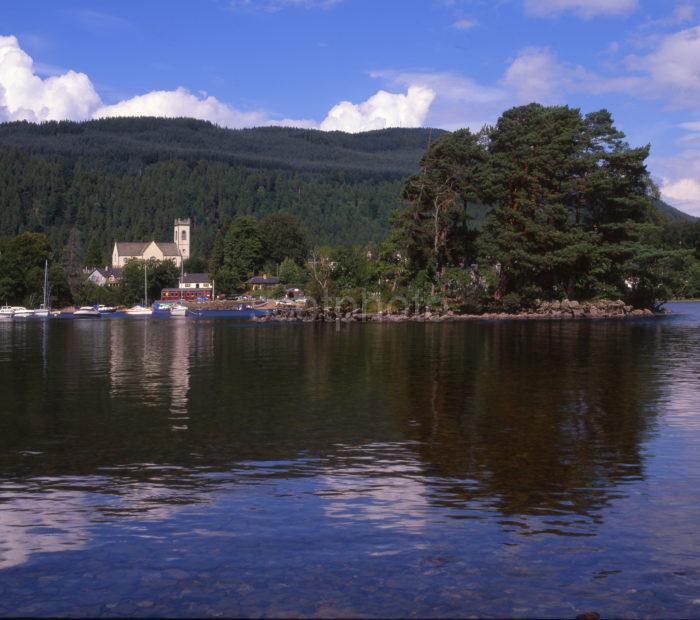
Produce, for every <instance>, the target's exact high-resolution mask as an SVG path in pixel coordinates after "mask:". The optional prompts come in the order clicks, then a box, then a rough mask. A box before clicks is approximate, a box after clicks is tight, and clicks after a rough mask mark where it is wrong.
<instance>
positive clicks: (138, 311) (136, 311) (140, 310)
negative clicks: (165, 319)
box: [124, 305, 153, 316]
mask: <svg viewBox="0 0 700 620" xmlns="http://www.w3.org/2000/svg"><path fill="white" fill-rule="evenodd" d="M124 314H127V315H129V316H151V315H152V314H153V310H152V309H151V308H146V306H142V305H136V306H133V307H132V308H127V309H126V310H124Z"/></svg>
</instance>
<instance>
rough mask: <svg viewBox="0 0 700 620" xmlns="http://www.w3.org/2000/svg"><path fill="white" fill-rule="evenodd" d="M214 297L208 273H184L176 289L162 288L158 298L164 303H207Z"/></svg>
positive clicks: (211, 280) (211, 281)
mask: <svg viewBox="0 0 700 620" xmlns="http://www.w3.org/2000/svg"><path fill="white" fill-rule="evenodd" d="M213 295H214V280H213V279H212V278H211V277H210V276H209V274H208V273H185V274H182V276H181V277H180V281H179V282H178V288H164V289H163V290H162V291H161V293H160V297H161V299H163V300H164V301H175V300H184V301H209V300H211V299H212V298H213Z"/></svg>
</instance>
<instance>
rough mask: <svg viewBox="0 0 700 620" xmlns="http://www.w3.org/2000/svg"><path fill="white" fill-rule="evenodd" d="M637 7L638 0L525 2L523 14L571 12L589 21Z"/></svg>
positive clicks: (539, 14) (548, 0) (543, 0)
mask: <svg viewBox="0 0 700 620" xmlns="http://www.w3.org/2000/svg"><path fill="white" fill-rule="evenodd" d="M638 6H639V2H638V0H525V12H526V13H528V14H530V15H536V16H538V17H550V16H554V15H559V14H561V13H565V12H571V13H574V14H576V15H578V16H579V17H583V18H584V19H591V18H592V17H597V16H599V15H627V14H629V13H632V12H634V11H635V10H636V9H637V8H638Z"/></svg>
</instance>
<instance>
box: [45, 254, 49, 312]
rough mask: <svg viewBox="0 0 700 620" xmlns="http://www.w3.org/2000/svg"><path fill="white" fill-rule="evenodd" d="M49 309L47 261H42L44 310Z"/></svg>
mask: <svg viewBox="0 0 700 620" xmlns="http://www.w3.org/2000/svg"><path fill="white" fill-rule="evenodd" d="M48 309H49V261H48V259H46V261H44V310H48Z"/></svg>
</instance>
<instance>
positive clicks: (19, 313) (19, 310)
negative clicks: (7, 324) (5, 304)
mask: <svg viewBox="0 0 700 620" xmlns="http://www.w3.org/2000/svg"><path fill="white" fill-rule="evenodd" d="M12 309H13V310H14V312H13V314H12V318H14V319H29V318H31V317H33V316H34V310H27V308H25V307H24V306H13V307H12Z"/></svg>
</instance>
